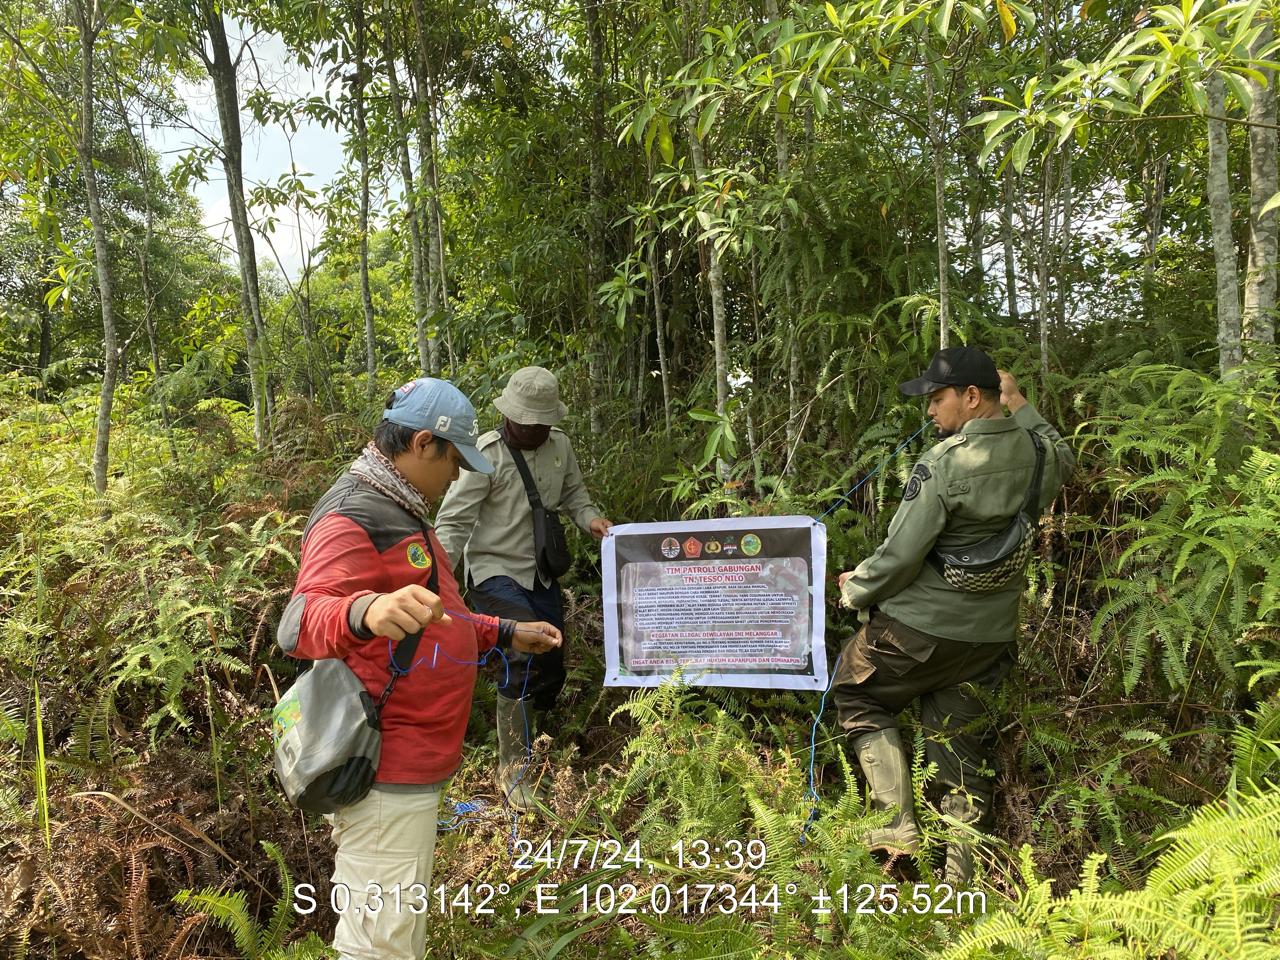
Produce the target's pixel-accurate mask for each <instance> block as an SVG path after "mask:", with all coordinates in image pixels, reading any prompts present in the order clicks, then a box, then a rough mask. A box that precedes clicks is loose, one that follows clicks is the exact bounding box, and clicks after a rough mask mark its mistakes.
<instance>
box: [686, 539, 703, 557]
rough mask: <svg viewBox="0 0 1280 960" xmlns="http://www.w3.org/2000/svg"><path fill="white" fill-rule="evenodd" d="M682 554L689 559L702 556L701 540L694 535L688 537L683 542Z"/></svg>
mask: <svg viewBox="0 0 1280 960" xmlns="http://www.w3.org/2000/svg"><path fill="white" fill-rule="evenodd" d="M684 555H685V556H686V557H688V558H689V559H690V560H696V559H697V558H698V557H700V556H702V542H701V541H700V540H698V539H697V538H696V537H690V538H689V539H688V540H686V541H685V542H684Z"/></svg>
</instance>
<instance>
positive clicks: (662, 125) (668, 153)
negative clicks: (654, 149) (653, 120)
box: [658, 113, 676, 163]
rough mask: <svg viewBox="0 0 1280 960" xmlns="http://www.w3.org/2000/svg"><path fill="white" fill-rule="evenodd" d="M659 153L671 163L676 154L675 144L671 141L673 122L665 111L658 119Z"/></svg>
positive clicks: (666, 161) (664, 159)
mask: <svg viewBox="0 0 1280 960" xmlns="http://www.w3.org/2000/svg"><path fill="white" fill-rule="evenodd" d="M658 153H660V154H661V155H662V159H663V162H665V163H671V162H672V161H673V160H674V159H675V155H676V150H675V146H674V144H673V143H672V142H671V124H670V122H669V121H668V120H667V115H666V114H665V113H664V114H662V115H661V117H660V118H659V119H658Z"/></svg>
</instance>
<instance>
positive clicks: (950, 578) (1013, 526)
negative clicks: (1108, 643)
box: [928, 430, 1045, 593]
mask: <svg viewBox="0 0 1280 960" xmlns="http://www.w3.org/2000/svg"><path fill="white" fill-rule="evenodd" d="M1027 436H1029V437H1030V438H1031V443H1032V444H1033V445H1034V446H1035V448H1036V469H1035V472H1034V473H1033V474H1032V476H1031V485H1030V486H1028V487H1027V493H1026V496H1024V497H1023V498H1022V505H1021V506H1019V507H1018V512H1017V514H1015V515H1014V518H1013V519H1012V520H1010V521H1009V525H1008V526H1007V527H1005V528H1004V530H1002V531H1000V532H999V533H997V534H995V536H991V537H987V539H985V540H979V541H978V542H977V543H973V544H970V545H969V546H966V547H950V548H948V549H941V548H939V547H936V546H935V547H934V548H933V550H931V551H930V552H929V558H928V559H929V564H930V566H932V567H933V569H934V570H936V571H937V572H938V573H939V574H940V575H941V576H942V578H943V579H944V580H946V581H947V583H949V584H951V586H953V587H955V588H956V589H957V590H963V591H965V592H966V593H990V592H991V591H992V590H999V589H1000V588H1001V587H1004V586H1006V585H1008V584H1009V583H1011V582H1012V581H1013V580H1014V578H1015V577H1018V576H1021V575H1022V571H1023V570H1025V569H1026V566H1027V561H1028V560H1030V559H1031V548H1032V536H1031V534H1032V532H1033V531H1034V529H1035V516H1036V512H1037V511H1036V510H1035V505H1036V502H1037V501H1036V498H1037V497H1039V495H1040V481H1041V480H1042V479H1043V477H1044V458H1045V449H1044V441H1043V440H1042V439H1041V438H1040V437H1038V436H1037V435H1036V434H1035V433H1033V432H1032V431H1030V430H1028V431H1027Z"/></svg>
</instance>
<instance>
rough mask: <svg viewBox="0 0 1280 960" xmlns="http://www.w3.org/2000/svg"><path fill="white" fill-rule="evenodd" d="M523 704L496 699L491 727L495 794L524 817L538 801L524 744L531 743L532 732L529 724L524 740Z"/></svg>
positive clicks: (501, 697)
mask: <svg viewBox="0 0 1280 960" xmlns="http://www.w3.org/2000/svg"><path fill="white" fill-rule="evenodd" d="M526 716H527V708H526V704H525V703H524V701H522V700H508V699H507V698H506V697H504V696H501V695H499V696H498V708H497V711H496V715H495V720H494V725H495V727H496V728H497V730H498V775H497V777H496V781H497V785H498V790H499V791H500V792H501V793H502V795H503V797H505V798H506V801H507V803H509V804H511V806H512V808H513V809H515V810H517V811H519V812H520V813H525V812H526V811H529V810H532V809H533V808H534V806H535V804H536V801H537V793H536V791H535V790H534V787H533V784H532V783H530V782H528V781H529V779H530V778H531V777H532V775H533V771H532V770H531V768H530V762H529V749H528V746H527V744H528V743H531V742H532V741H533V728H532V724H531V723H530V724H529V728H528V738H529V739H528V740H526V739H525V731H526V728H525V720H526Z"/></svg>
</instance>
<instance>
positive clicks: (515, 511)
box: [435, 427, 600, 590]
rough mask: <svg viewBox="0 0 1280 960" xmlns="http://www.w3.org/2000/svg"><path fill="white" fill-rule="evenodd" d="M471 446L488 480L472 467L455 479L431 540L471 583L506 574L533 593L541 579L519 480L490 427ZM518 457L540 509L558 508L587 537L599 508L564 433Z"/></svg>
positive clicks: (529, 510)
mask: <svg viewBox="0 0 1280 960" xmlns="http://www.w3.org/2000/svg"><path fill="white" fill-rule="evenodd" d="M476 446H477V447H479V449H480V452H481V453H482V454H484V456H485V458H486V459H487V460H488V461H489V462H490V463H492V464H493V466H494V471H493V473H492V474H491V475H489V476H485V475H484V474H482V473H476V472H475V471H473V470H463V471H462V472H461V474H459V476H458V479H457V480H455V481H454V482H453V484H451V485H450V487H449V492H448V493H447V494H445V498H444V502H443V503H441V504H440V512H439V514H438V515H437V516H436V527H435V529H436V536H437V537H439V538H440V545H441V546H443V547H444V551H445V553H447V554H448V555H449V562H450V563H451V564H452V565H454V566H455V567H456V566H457V563H458V559H459V558H462V559H464V560H465V561H466V567H467V574H468V575H469V576H470V577H471V580H472V582H473V583H483V582H484V581H485V580H487V579H489V577H511V579H513V580H515V581H516V582H517V583H519V584H520V586H522V587H524V588H525V589H526V590H532V589H533V586H534V581H535V580H540V579H541V578H540V577H539V574H538V566H537V563H536V562H535V561H534V559H533V508H532V507H530V506H529V495H528V494H527V493H526V492H525V489H524V481H522V480H521V479H520V471H519V470H518V469H517V468H516V462H515V460H513V459H512V457H511V451H510V450H508V449H507V445H506V444H505V443H503V442H502V437H500V436H499V435H498V431H497V430H490V431H489V432H488V433H486V434H485V435H484V436H482V437H481V438H480V439H479V440H478V441H477V443H476ZM523 453H524V460H525V463H527V464H528V465H529V472H530V473H531V474H532V475H533V483H534V486H536V487H537V488H538V495H539V496H540V497H542V504H543V506H545V507H546V508H547V509H549V510H559V511H561V512H562V513H564V514H566V515H567V516H568V517H569V518H570V519H571V520H572V521H573V522H574V523H576V524H577V525H578V526H579V527H580V528H581V529H582V530H583V532H585V533H590V532H591V521H592V520H595V519H596V518H597V517H599V516H600V511H599V510H597V509H596V508H595V505H594V504H592V502H591V495H590V494H588V493H587V487H586V484H585V483H583V481H582V470H581V469H580V468H579V467H578V458H577V457H575V456H574V455H573V447H572V446H570V444H569V438H568V437H567V436H566V435H565V433H564V431H562V430H559V429H557V428H556V427H552V428H551V434H550V435H549V436H548V437H547V441H546V443H544V444H543V445H542V446H540V447H538V449H536V450H525V451H523Z"/></svg>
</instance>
